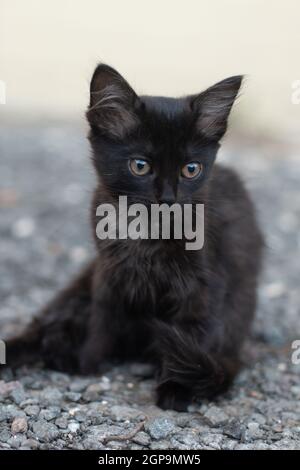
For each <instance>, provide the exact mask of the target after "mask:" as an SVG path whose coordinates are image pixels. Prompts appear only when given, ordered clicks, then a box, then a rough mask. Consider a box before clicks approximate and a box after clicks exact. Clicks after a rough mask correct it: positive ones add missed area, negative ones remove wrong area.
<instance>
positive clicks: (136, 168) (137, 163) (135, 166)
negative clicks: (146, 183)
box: [129, 158, 151, 176]
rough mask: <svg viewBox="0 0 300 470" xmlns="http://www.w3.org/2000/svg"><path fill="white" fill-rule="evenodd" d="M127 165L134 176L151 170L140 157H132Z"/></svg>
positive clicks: (142, 174) (145, 173)
mask: <svg viewBox="0 0 300 470" xmlns="http://www.w3.org/2000/svg"><path fill="white" fill-rule="evenodd" d="M129 167H130V170H131V172H132V173H133V174H134V175H136V176H144V175H147V173H149V171H150V170H151V167H150V165H149V163H148V162H146V160H143V159H141V158H134V159H133V160H130V161H129Z"/></svg>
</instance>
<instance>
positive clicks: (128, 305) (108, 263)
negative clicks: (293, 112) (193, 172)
mask: <svg viewBox="0 0 300 470" xmlns="http://www.w3.org/2000/svg"><path fill="white" fill-rule="evenodd" d="M241 81H242V77H240V76H238V77H231V78H229V79H227V80H224V81H222V82H220V83H218V84H216V85H214V86H213V87H211V88H209V89H208V90H206V91H204V92H203V93H201V94H199V95H193V96H188V97H184V98H180V99H174V98H160V97H149V96H147V97H143V96H142V97H139V96H137V95H136V93H135V92H134V91H133V90H132V88H131V87H130V86H129V85H128V83H127V82H126V81H125V80H124V79H123V78H122V77H121V76H120V75H119V74H118V72H116V71H115V70H114V69H112V68H111V67H108V66H106V65H99V66H98V67H97V69H96V71H95V73H94V76H93V78H92V82H91V101H90V106H89V109H88V111H87V118H88V121H89V123H90V126H91V131H90V141H91V146H92V150H93V161H94V165H95V168H96V171H97V175H98V176H99V179H98V187H97V188H96V191H95V195H94V198H93V204H92V224H93V229H94V232H95V228H96V224H97V218H96V216H95V210H96V207H97V206H98V205H99V204H100V203H103V202H112V203H115V202H116V200H117V198H118V196H119V195H127V196H128V200H129V203H130V202H143V203H145V204H147V205H149V204H151V203H153V202H155V203H156V202H163V201H166V202H168V203H171V202H174V201H176V202H179V203H181V204H183V203H187V202H190V203H194V204H195V203H204V204H205V244H204V248H203V249H202V250H200V251H187V250H185V248H184V240H183V241H181V240H172V239H171V240H136V241H134V240H110V241H108V240H103V241H101V240H99V239H98V238H97V237H95V240H96V245H97V252H98V255H97V258H96V259H95V260H94V261H93V262H92V263H91V264H90V266H88V267H87V268H86V270H85V271H84V272H83V273H82V274H81V275H80V276H79V277H78V279H76V280H75V281H74V282H73V283H72V284H71V286H70V287H68V288H67V289H65V290H64V291H62V293H61V294H60V295H59V296H58V297H57V298H56V299H55V300H54V301H53V302H52V303H51V304H50V305H49V306H48V307H46V309H45V310H44V312H42V314H41V315H39V316H38V318H37V319H36V320H34V322H33V324H32V325H31V326H30V327H29V328H28V329H27V331H25V333H24V334H23V336H22V337H20V338H14V339H12V340H11V341H10V342H8V349H7V361H8V365H12V366H17V365H19V364H22V363H24V362H27V363H29V362H33V361H37V360H39V359H42V360H43V361H44V363H45V365H46V366H47V367H51V368H54V369H58V370H62V371H68V372H80V373H94V372H98V371H100V370H102V368H103V367H104V366H105V364H106V361H107V360H111V359H113V358H116V359H118V360H123V361H124V360H127V359H145V360H149V361H152V362H154V363H155V364H156V370H157V380H158V387H157V403H158V404H159V406H161V407H162V408H174V409H178V410H184V409H186V407H187V405H188V403H189V402H190V401H191V400H192V399H193V398H195V397H197V398H202V397H206V398H211V397H214V396H215V395H216V394H218V393H220V392H222V391H224V390H225V389H226V388H227V387H228V385H229V384H230V383H231V381H232V379H233V378H234V376H235V374H236V373H237V371H238V369H239V366H240V359H239V358H240V350H241V346H242V344H243V341H244V339H245V337H246V336H247V334H248V331H249V327H250V325H251V321H252V319H253V315H254V310H255V298H256V285H257V277H258V273H259V270H260V265H261V252H262V246H263V240H262V236H261V233H260V230H259V228H258V226H257V222H256V218H255V213H254V208H253V205H252V203H251V201H250V199H249V196H248V194H247V192H246V190H245V189H244V186H243V184H242V183H241V181H240V179H239V177H238V176H237V175H236V174H235V173H234V172H233V171H232V170H229V169H225V168H222V167H221V166H218V165H213V164H214V160H215V157H216V154H217V151H218V148H219V141H220V139H221V138H222V136H223V135H224V133H225V131H226V128H227V119H228V115H229V113H230V109H231V107H232V104H233V102H234V100H235V98H236V96H237V93H238V91H239V88H240V85H241ZM136 155H138V156H143V157H145V158H147V159H148V161H150V162H151V165H152V168H153V172H152V173H151V174H150V175H148V176H143V177H137V176H134V175H132V174H131V172H130V171H129V168H128V159H129V158H132V157H133V156H136ZM195 160H196V161H198V162H200V163H201V164H202V165H203V168H204V170H203V174H202V175H201V176H200V177H199V178H196V179H195V180H185V179H184V178H181V177H180V176H179V175H180V170H181V168H182V167H183V165H185V164H186V163H188V162H190V161H195Z"/></svg>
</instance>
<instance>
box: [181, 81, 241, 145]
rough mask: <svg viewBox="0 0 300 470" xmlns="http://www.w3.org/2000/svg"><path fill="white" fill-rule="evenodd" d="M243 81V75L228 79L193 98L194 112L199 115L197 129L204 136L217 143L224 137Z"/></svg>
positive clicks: (191, 103) (192, 106)
mask: <svg viewBox="0 0 300 470" xmlns="http://www.w3.org/2000/svg"><path fill="white" fill-rule="evenodd" d="M242 81H243V76H242V75H237V76H234V77H230V78H226V79H225V80H222V81H221V82H219V83H216V84H215V85H213V86H211V87H210V88H208V89H207V90H205V91H204V92H202V93H200V94H199V95H196V96H192V97H191V101H190V105H191V108H192V111H193V112H194V113H196V114H197V120H196V128H197V130H198V131H199V132H200V133H201V134H202V135H204V136H205V137H207V138H209V139H211V140H215V141H219V140H220V139H221V138H222V137H223V135H224V134H225V132H226V129H227V120H228V116H229V113H230V110H231V108H232V105H233V103H234V101H235V99H236V97H237V94H238V91H239V89H240V87H241V84H242Z"/></svg>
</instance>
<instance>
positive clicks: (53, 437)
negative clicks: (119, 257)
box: [0, 126, 300, 449]
mask: <svg viewBox="0 0 300 470" xmlns="http://www.w3.org/2000/svg"><path fill="white" fill-rule="evenodd" d="M242 144H243V145H241V143H240V144H239V145H236V146H231V147H230V150H228V148H227V151H226V152H227V153H223V155H222V157H223V159H225V161H226V160H227V161H229V162H230V163H232V164H233V165H234V166H235V167H237V168H238V169H239V170H240V172H241V174H242V175H243V176H244V179H245V181H246V183H247V185H248V186H249V188H250V189H251V190H252V192H253V196H254V198H255V200H256V203H257V206H258V209H259V216H260V218H261V221H262V224H263V227H264V230H265V232H266V236H267V245H268V250H267V254H266V262H265V272H264V275H263V278H262V282H261V287H260V292H259V294H260V301H259V308H258V312H257V320H256V323H255V325H254V332H253V338H252V339H251V341H249V344H248V345H247V347H246V351H245V360H246V363H247V367H246V368H245V369H244V370H243V371H242V373H241V374H240V375H239V377H238V378H237V380H236V382H235V384H234V386H233V387H232V389H231V390H230V391H229V392H228V393H227V394H226V395H225V396H223V397H221V398H219V399H218V400H217V401H215V402H214V403H208V402H203V403H202V404H195V405H191V407H190V410H189V412H188V413H177V412H173V411H168V412H163V411H162V410H160V409H159V408H157V407H156V406H154V396H153V380H152V378H151V370H150V369H149V366H147V365H145V364H128V365H124V366H122V367H114V368H113V369H112V370H111V371H110V372H109V373H108V374H107V375H106V376H102V377H97V376H91V377H88V378H83V377H79V376H78V377H77V376H76V377H71V376H69V375H66V374H62V373H57V372H53V371H48V370H41V369H39V368H37V367H36V368H26V367H23V368H21V369H19V370H17V371H16V372H15V373H13V372H12V371H11V370H10V369H6V370H2V372H1V379H2V380H0V448H3V449H16V448H18V449H37V448H39V449H49V448H51V449H65V448H69V449H129V448H130V449H300V400H299V398H300V377H299V373H300V366H299V365H298V366H297V365H294V364H293V363H292V361H291V354H292V350H291V343H292V341H293V340H294V339H298V338H299V339H300V324H299V323H300V322H299V317H300V307H299V305H300V291H299V256H300V237H299V229H300V188H299V181H300V164H299V163H300V155H299V153H298V154H297V153H296V152H292V151H288V150H286V149H284V148H283V150H284V151H282V154H281V155H280V149H279V148H278V147H276V148H275V147H274V146H273V147H267V146H264V145H256V146H253V145H252V146H251V145H246V144H244V143H242ZM241 147H242V148H243V151H241V152H238V151H237V149H238V148H241ZM88 154H89V149H88V145H87V142H86V140H85V135H84V131H83V130H82V129H81V128H79V127H78V128H77V127H65V126H64V127H61V128H59V127H54V126H52V127H51V126H50V127H41V128H33V127H27V128H17V129H12V128H10V127H6V128H5V127H4V128H3V127H2V129H0V155H1V159H0V178H1V179H0V210H1V219H0V233H1V245H0V260H1V263H0V296H1V304H0V336H1V338H3V339H5V338H6V337H8V336H9V335H11V334H13V333H15V332H17V331H19V330H21V329H22V328H23V326H24V325H25V324H26V323H27V322H29V320H30V318H31V316H32V314H33V313H35V312H36V311H37V310H38V309H39V308H40V307H41V306H43V305H44V304H45V303H46V302H47V301H48V300H49V299H50V298H51V297H52V295H53V294H54V292H56V291H57V289H58V288H60V287H61V286H62V285H64V284H65V283H66V282H67V281H68V280H69V279H70V277H71V276H72V275H73V274H74V273H75V272H77V271H78V269H79V268H80V266H81V265H82V264H84V263H85V261H86V260H87V259H88V258H89V257H90V255H91V253H92V252H93V243H92V237H91V233H90V228H89V224H88V210H87V208H88V207H89V198H90V194H91V192H92V188H93V173H92V168H91V165H90V162H89V159H88ZM270 155H272V158H271V157H270Z"/></svg>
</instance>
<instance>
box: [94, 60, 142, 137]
mask: <svg viewBox="0 0 300 470" xmlns="http://www.w3.org/2000/svg"><path fill="white" fill-rule="evenodd" d="M138 104H139V98H138V96H137V95H136V93H135V92H134V90H133V89H132V88H131V87H130V85H129V84H128V83H127V82H126V80H125V79H124V78H123V77H122V76H121V75H120V74H119V73H118V72H117V71H116V70H114V69H113V68H112V67H109V66H108V65H105V64H99V65H98V67H97V68H96V70H95V72H94V74H93V77H92V80H91V85H90V105H89V108H88V111H87V119H88V121H89V123H90V125H91V126H92V127H93V128H94V129H96V130H98V131H99V132H100V133H102V134H104V135H107V136H108V137H112V138H115V139H122V138H123V137H125V135H127V134H129V133H130V132H131V131H132V130H133V129H135V128H136V127H138V125H139V119H138V116H137V114H136V109H137V107H138Z"/></svg>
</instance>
